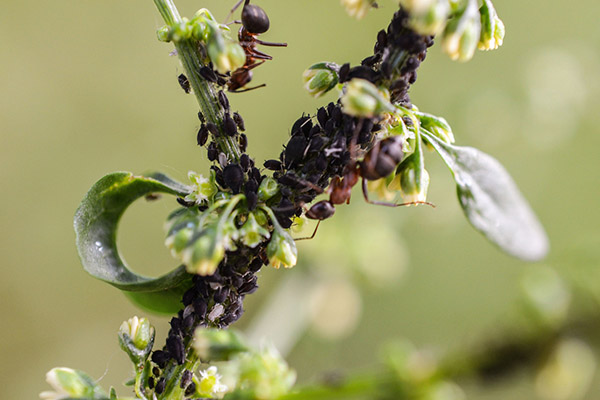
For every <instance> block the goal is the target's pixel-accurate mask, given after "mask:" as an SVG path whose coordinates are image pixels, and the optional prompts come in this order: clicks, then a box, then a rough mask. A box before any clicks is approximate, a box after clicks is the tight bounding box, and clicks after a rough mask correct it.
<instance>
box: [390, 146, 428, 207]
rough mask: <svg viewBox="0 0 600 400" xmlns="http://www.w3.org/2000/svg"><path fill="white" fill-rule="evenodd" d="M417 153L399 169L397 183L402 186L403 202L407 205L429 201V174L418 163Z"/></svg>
mask: <svg viewBox="0 0 600 400" xmlns="http://www.w3.org/2000/svg"><path fill="white" fill-rule="evenodd" d="M416 155H417V152H415V153H413V154H412V155H411V156H409V157H408V158H407V159H406V160H404V162H402V163H401V164H400V166H399V167H398V171H397V172H396V178H395V182H396V185H398V184H399V185H400V191H401V194H402V200H403V201H404V202H406V203H414V202H424V201H426V200H427V189H428V188H429V173H428V172H427V170H426V169H425V168H424V167H423V165H422V163H420V162H418V159H417V157H416Z"/></svg>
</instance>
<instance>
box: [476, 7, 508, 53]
mask: <svg viewBox="0 0 600 400" xmlns="http://www.w3.org/2000/svg"><path fill="white" fill-rule="evenodd" d="M479 13H480V14H481V36H480V37H479V43H478V44H477V47H478V48H479V50H495V49H497V48H498V47H500V46H502V42H503V41H504V23H503V22H502V20H501V19H500V18H499V17H498V14H497V13H496V9H495V8H494V5H493V4H492V2H491V1H490V0H483V5H482V6H481V8H480V9H479Z"/></svg>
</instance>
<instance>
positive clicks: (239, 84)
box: [227, 0, 287, 93]
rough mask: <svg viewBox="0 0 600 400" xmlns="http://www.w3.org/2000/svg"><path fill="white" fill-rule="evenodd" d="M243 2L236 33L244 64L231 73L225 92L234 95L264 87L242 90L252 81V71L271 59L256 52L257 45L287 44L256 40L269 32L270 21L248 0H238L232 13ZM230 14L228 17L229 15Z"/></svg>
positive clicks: (276, 45)
mask: <svg viewBox="0 0 600 400" xmlns="http://www.w3.org/2000/svg"><path fill="white" fill-rule="evenodd" d="M242 2H244V7H243V8H242V21H241V22H242V27H241V28H240V30H239V32H238V40H239V43H240V46H242V48H243V49H244V52H245V53H246V63H245V64H244V65H243V66H242V67H240V68H238V69H236V70H235V71H233V72H232V73H231V77H230V78H229V81H228V82H227V90H228V91H230V92H234V93H240V92H246V91H248V90H253V89H258V88H259V87H263V86H266V85H265V84H262V85H259V86H254V87H252V88H247V89H242V88H243V87H244V86H246V85H247V84H248V83H249V82H250V81H251V80H252V70H253V69H254V68H256V67H258V66H259V65H262V64H263V63H264V62H265V61H266V60H272V59H273V57H271V56H270V55H268V54H266V53H263V52H261V51H259V50H257V48H256V46H257V45H259V44H260V45H263V46H272V47H286V46H287V43H272V42H264V41H262V40H259V39H257V36H258V35H260V34H262V33H265V32H266V31H268V30H269V27H270V21H269V17H268V16H267V13H266V12H265V11H264V10H263V9H262V8H260V7H259V6H257V5H254V4H250V0H245V1H244V0H240V1H238V2H237V4H236V5H235V6H234V7H233V8H232V10H231V13H233V12H234V11H235V10H236V9H237V8H238V7H239V6H240V5H241V4H242ZM231 13H230V15H231Z"/></svg>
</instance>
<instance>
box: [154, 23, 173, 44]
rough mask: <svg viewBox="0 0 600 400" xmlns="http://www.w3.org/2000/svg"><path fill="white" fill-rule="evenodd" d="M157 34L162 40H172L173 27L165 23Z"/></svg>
mask: <svg viewBox="0 0 600 400" xmlns="http://www.w3.org/2000/svg"><path fill="white" fill-rule="evenodd" d="M156 36H157V37H158V40H160V41H161V42H170V41H171V39H172V38H173V32H172V31H171V28H169V27H168V26H167V25H165V26H163V27H162V28H160V29H159V30H157V31H156Z"/></svg>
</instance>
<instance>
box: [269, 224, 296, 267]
mask: <svg viewBox="0 0 600 400" xmlns="http://www.w3.org/2000/svg"><path fill="white" fill-rule="evenodd" d="M267 257H269V262H270V263H271V265H272V266H273V267H275V268H277V269H279V267H280V266H281V265H282V264H283V267H284V268H292V267H293V266H294V265H296V262H297V261H298V250H297V249H296V242H294V239H292V237H291V236H290V235H289V234H288V233H287V232H286V231H284V230H283V229H275V231H274V232H273V235H272V237H271V241H270V242H269V245H268V246H267Z"/></svg>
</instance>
